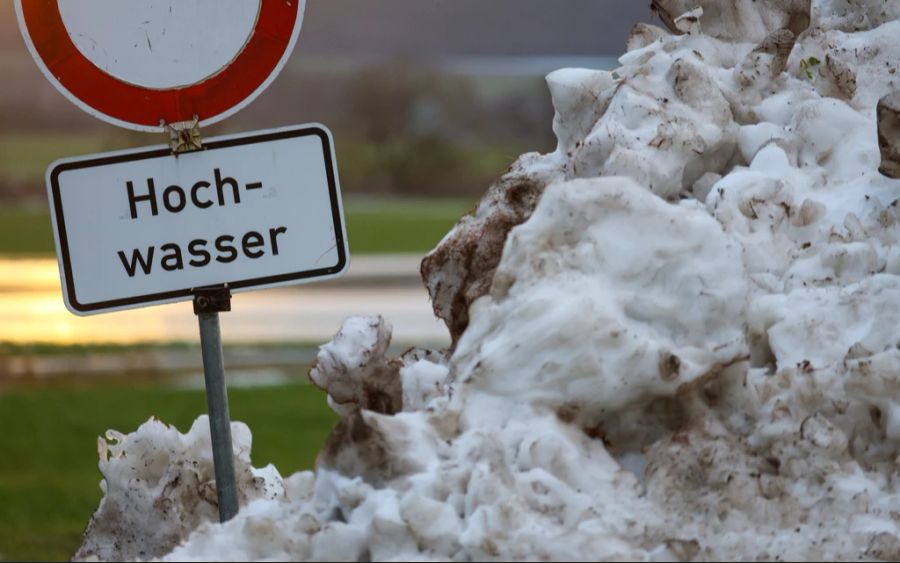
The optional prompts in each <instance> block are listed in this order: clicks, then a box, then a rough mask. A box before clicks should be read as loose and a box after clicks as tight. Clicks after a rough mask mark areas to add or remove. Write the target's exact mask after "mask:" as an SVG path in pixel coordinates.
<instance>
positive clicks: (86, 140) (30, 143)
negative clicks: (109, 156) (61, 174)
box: [0, 132, 115, 182]
mask: <svg viewBox="0 0 900 563" xmlns="http://www.w3.org/2000/svg"><path fill="white" fill-rule="evenodd" d="M114 146H115V142H114V141H113V139H112V138H111V137H107V136H104V135H100V134H96V133H89V134H83V135H82V134H72V133H43V132H28V133H16V134H0V177H2V178H3V180H5V181H12V182H35V181H38V182H41V181H42V179H43V178H44V172H45V171H46V170H47V167H48V166H49V165H50V163H51V162H53V161H54V160H56V159H58V158H61V157H63V156H74V155H80V154H91V153H96V152H103V151H108V150H112V147H114Z"/></svg>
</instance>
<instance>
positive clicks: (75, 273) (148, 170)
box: [15, 0, 349, 521]
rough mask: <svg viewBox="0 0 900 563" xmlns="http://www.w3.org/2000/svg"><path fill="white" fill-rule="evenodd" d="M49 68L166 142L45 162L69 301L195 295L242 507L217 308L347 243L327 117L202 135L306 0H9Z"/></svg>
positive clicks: (82, 307)
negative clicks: (323, 122)
mask: <svg viewBox="0 0 900 563" xmlns="http://www.w3.org/2000/svg"><path fill="white" fill-rule="evenodd" d="M15 4H16V14H17V16H18V20H19V26H20V28H21V30H22V35H23V36H24V39H25V42H26V44H27V45H28V48H29V50H30V51H31V54H32V56H33V57H34V59H35V61H36V62H37V64H38V66H39V67H40V69H41V70H42V71H43V73H44V75H45V76H46V77H47V79H48V80H49V81H50V82H51V83H52V84H53V85H54V86H55V87H56V88H57V89H58V90H59V91H60V92H61V93H62V94H63V95H64V96H66V97H67V98H68V99H69V100H71V101H72V102H73V103H75V104H76V105H77V106H78V107H80V108H81V109H83V110H84V111H86V112H88V113H90V114H91V115H93V116H94V117H96V118H98V119H101V120H103V121H106V122H108V123H111V124H113V125H117V126H120V127H125V128H128V129H133V130H138V131H146V132H156V133H165V134H166V135H167V140H168V144H167V145H160V146H153V147H148V148H144V149H137V150H127V151H120V152H112V153H105V154H98V155H92V156H85V157H77V158H67V159H62V160H59V161H57V162H55V163H53V164H52V165H51V166H50V168H49V170H48V171H47V190H48V196H49V200H50V206H51V212H52V218H53V229H54V236H55V238H56V249H57V257H58V260H59V270H60V279H61V282H62V288H63V299H64V301H65V303H66V306H67V307H68V309H69V310H70V311H72V312H73V313H75V314H77V315H93V314H99V313H108V312H112V311H120V310H124V309H130V308H135V307H144V306H152V305H159V304H163V303H173V302H178V301H193V306H194V312H195V313H196V315H197V317H198V319H199V325H200V341H201V348H202V354H203V366H204V374H205V378H206V391H207V402H208V407H209V416H210V432H211V435H212V443H213V455H214V461H215V467H216V488H217V491H218V496H219V513H220V517H221V520H222V521H226V520H228V519H230V518H232V517H233V516H234V515H235V514H237V511H238V499H237V490H236V485H235V480H234V459H233V448H232V442H231V423H230V420H229V414H228V398H227V392H226V388H225V378H224V366H223V355H222V341H221V333H220V326H219V313H221V312H226V311H230V310H231V293H232V292H239V291H249V290H254V289H261V288H267V287H277V286H284V285H292V284H300V283H310V282H315V281H321V280H326V279H331V278H336V277H339V276H341V275H342V274H343V273H344V272H345V271H346V269H347V267H348V265H349V248H348V246H347V236H346V230H345V224H344V215H343V206H342V203H341V193H340V185H339V181H338V175H337V167H336V164H335V154H334V143H333V140H332V137H331V134H330V133H329V132H328V130H327V129H326V128H325V127H323V126H321V125H303V126H295V127H285V128H280V129H273V130H267V131H258V132H254V133H248V134H242V135H232V136H226V137H218V138H211V139H203V138H202V135H201V129H202V127H204V126H206V125H209V124H212V123H216V122H218V121H221V120H223V119H225V118H226V117H228V116H230V115H233V114H234V113H235V112H237V111H239V110H240V109H242V108H244V107H245V106H247V105H248V104H249V103H250V102H251V101H253V99H255V98H256V97H257V96H259V94H261V93H262V92H263V90H265V89H266V88H267V87H268V86H269V85H270V84H271V83H272V82H273V81H274V80H275V78H276V76H277V75H278V73H279V72H280V71H281V69H282V68H283V67H284V65H285V63H286V62H287V60H288V57H289V56H290V54H291V51H292V50H293V48H294V44H295V43H296V41H297V36H298V34H299V32H300V26H301V23H302V21H303V12H304V8H305V0H142V1H141V2H122V1H121V0H15Z"/></svg>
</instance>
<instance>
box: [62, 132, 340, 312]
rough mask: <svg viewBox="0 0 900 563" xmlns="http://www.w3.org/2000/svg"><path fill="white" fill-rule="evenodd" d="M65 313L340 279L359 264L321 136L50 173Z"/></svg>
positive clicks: (259, 140)
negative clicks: (217, 288)
mask: <svg viewBox="0 0 900 563" xmlns="http://www.w3.org/2000/svg"><path fill="white" fill-rule="evenodd" d="M47 189H48V191H49V197H50V202H51V207H52V215H53V228H54V233H55V236H56V248H57V254H58V258H59V267H60V277H61V278H62V285H63V296H64V299H65V301H66V306H67V307H68V308H69V310H70V311H72V312H73V313H75V314H78V315H89V314H96V313H104V312H109V311H115V310H122V309H130V308H135V307H141V306H146V305H151V304H161V303H171V302H175V301H185V300H189V299H191V298H192V290H193V289H195V288H200V287H207V286H214V285H221V284H228V286H229V287H230V288H231V289H232V291H242V290H249V289H258V288H264V287H276V286H282V285H291V284H298V283H304V282H312V281H318V280H323V279H330V278H335V277H338V276H340V275H341V274H343V273H344V271H345V270H346V269H347V266H348V265H349V251H348V247H347V235H346V230H345V226H344V216H343V207H342V204H341V194H340V186H339V184H338V176H337V170H336V167H335V156H334V148H333V143H332V138H331V134H330V133H329V132H328V130H327V129H325V128H324V127H322V126H319V125H307V126H300V127H292V128H284V129H275V130H270V131H260V132H256V133H252V134H248V135H235V136H228V137H219V138H215V139H209V140H208V141H207V142H205V143H204V149H203V150H202V151H198V152H192V153H185V154H180V155H177V156H174V155H173V154H172V152H171V150H170V149H169V148H168V147H161V146H160V147H151V148H146V149H138V150H132V151H122V152H116V153H108V154H102V155H95V156H90V157H83V158H73V159H65V160H61V161H58V162H55V163H54V164H53V165H52V166H51V167H50V169H49V170H48V172H47Z"/></svg>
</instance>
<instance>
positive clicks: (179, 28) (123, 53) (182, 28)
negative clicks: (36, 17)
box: [59, 0, 261, 89]
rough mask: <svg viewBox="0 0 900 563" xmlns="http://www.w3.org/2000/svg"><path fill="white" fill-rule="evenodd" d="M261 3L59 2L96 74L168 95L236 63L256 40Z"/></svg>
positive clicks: (72, 34) (168, 0)
mask: <svg viewBox="0 0 900 563" xmlns="http://www.w3.org/2000/svg"><path fill="white" fill-rule="evenodd" d="M260 3H261V0H180V1H178V2H172V1H171V0H59V11H60V15H61V16H62V20H63V23H64V24H65V26H66V30H67V31H68V33H69V36H70V37H71V39H72V42H73V43H74V44H75V47H76V48H77V49H78V50H79V51H80V52H81V53H82V54H83V55H84V56H85V57H86V58H87V59H88V60H89V61H91V63H93V64H94V65H95V66H96V67H97V68H99V69H101V70H102V71H104V72H106V73H107V74H109V75H111V76H114V77H115V78H118V79H119V80H122V81H124V82H127V83H129V84H133V85H136V86H142V87H145V88H154V89H167V88H176V87H182V86H186V85H190V84H196V83H198V82H201V81H203V80H205V79H207V78H209V77H211V76H214V75H215V74H217V73H218V72H219V71H221V70H222V69H223V68H225V67H226V66H227V65H228V64H229V63H230V62H231V61H232V60H234V58H235V57H237V56H238V54H240V52H241V51H242V50H243V48H244V46H245V45H246V44H247V42H248V40H249V39H250V36H251V34H252V33H253V29H254V27H255V26H256V21H257V18H258V17H259V12H260ZM98 13H102V14H104V17H103V18H97V17H96V15H97V14H98ZM111 21H113V22H116V25H110V24H109V22H111Z"/></svg>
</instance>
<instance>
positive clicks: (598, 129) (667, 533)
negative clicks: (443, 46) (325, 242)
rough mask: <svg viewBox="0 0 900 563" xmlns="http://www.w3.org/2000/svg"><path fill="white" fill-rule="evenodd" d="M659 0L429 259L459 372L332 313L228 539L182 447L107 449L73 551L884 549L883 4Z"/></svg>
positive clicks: (887, 534)
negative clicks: (308, 457)
mask: <svg viewBox="0 0 900 563" xmlns="http://www.w3.org/2000/svg"><path fill="white" fill-rule="evenodd" d="M654 5H655V7H656V8H657V10H659V11H660V15H661V17H662V19H663V21H665V22H667V24H668V26H669V27H670V31H666V30H663V29H660V28H655V27H652V26H647V25H641V26H638V27H637V28H636V29H635V32H634V34H633V35H632V38H631V39H630V40H629V52H628V53H627V54H626V55H624V56H623V57H622V59H621V64H622V66H621V67H620V68H619V69H617V70H616V71H615V72H601V71H591V70H584V69H573V70H564V71H559V72H557V73H554V74H552V75H551V76H550V77H548V83H549V86H550V90H551V93H552V96H553V102H554V105H555V107H556V110H557V116H556V119H555V121H554V131H555V132H556V134H557V136H558V138H559V148H558V150H557V151H556V152H555V153H553V154H549V155H537V154H529V155H525V156H523V157H522V158H521V159H520V161H519V162H518V163H516V165H514V166H513V167H512V168H511V170H510V172H509V173H508V174H507V175H506V176H505V177H504V178H503V179H501V180H500V181H499V182H498V183H497V184H496V185H495V186H493V187H492V188H491V189H490V190H489V192H488V194H487V195H486V196H485V198H484V200H483V201H482V203H481V205H480V206H479V208H478V209H477V211H476V212H475V213H474V214H473V215H472V216H471V217H467V218H464V219H463V220H462V221H461V222H460V223H459V224H458V225H457V227H456V228H455V229H454V230H453V231H452V232H451V233H449V234H448V236H447V237H446V238H445V239H444V240H443V241H442V242H441V244H440V245H439V247H438V248H437V249H435V251H434V252H433V253H432V254H431V255H429V256H428V257H427V258H426V260H425V261H424V262H423V267H422V272H423V277H424V278H425V282H426V286H427V287H428V289H429V291H430V292H431V294H432V298H433V302H434V307H435V312H436V314H437V315H438V316H440V317H441V318H442V319H444V320H445V322H446V323H447V325H448V327H449V328H450V330H451V333H452V334H453V337H454V345H453V349H452V350H450V351H448V352H446V353H441V352H429V351H424V350H411V351H410V352H408V353H407V354H405V355H404V356H402V357H401V358H389V357H387V356H386V351H387V350H388V347H389V344H390V338H391V327H390V325H389V324H388V323H387V322H386V321H385V320H384V319H381V318H365V319H363V318H360V319H351V320H349V321H348V322H347V323H346V324H345V326H344V328H343V330H342V331H341V333H340V334H339V335H337V337H336V338H335V340H334V341H333V342H332V343H331V344H329V345H326V346H324V347H323V348H322V350H321V352H320V355H319V362H318V365H317V367H316V368H315V369H314V370H313V372H312V373H311V377H312V380H313V381H314V383H315V384H317V385H318V386H320V387H322V388H323V389H325V390H326V391H327V392H328V394H329V401H330V404H331V405H332V407H333V408H334V409H335V411H336V412H337V413H338V414H339V415H340V416H341V422H340V424H339V425H338V426H337V427H336V428H335V430H334V431H333V433H332V435H331V437H330V438H329V440H328V443H327V444H326V445H325V447H324V449H323V450H322V453H321V454H320V457H319V462H318V469H317V471H316V473H301V474H297V475H294V476H293V477H290V478H287V479H285V480H284V481H283V483H282V481H280V479H279V478H278V476H277V474H275V473H274V472H273V471H272V470H269V472H268V473H267V475H266V476H264V477H257V479H259V478H261V479H262V480H261V481H253V479H252V478H249V477H252V476H254V475H255V474H254V473H253V470H252V469H251V468H250V467H249V458H248V457H247V453H246V452H247V451H248V450H249V435H248V434H246V433H242V432H238V431H237V430H236V431H235V436H236V448H237V449H238V450H239V451H240V452H242V454H241V455H242V457H241V458H240V460H239V464H238V466H239V472H240V473H241V474H242V475H244V476H245V477H242V478H241V484H240V488H241V491H242V494H243V498H244V505H243V506H244V508H243V510H242V511H241V513H240V514H239V515H238V517H237V518H236V519H234V520H233V521H231V522H229V523H227V524H225V525H218V524H214V523H212V520H213V514H212V511H213V510H212V507H211V506H210V504H209V502H210V501H209V500H203V499H214V496H213V495H209V494H208V493H207V494H206V495H205V496H204V494H203V490H208V488H209V486H210V485H209V479H210V478H211V475H212V471H211V468H210V466H209V456H208V454H207V453H206V452H207V449H208V444H207V442H205V441H204V440H207V439H208V438H206V437H205V436H202V435H201V431H200V430H198V429H197V428H198V427H195V429H194V430H192V432H191V433H190V434H189V435H188V436H180V435H178V434H177V433H175V432H174V431H171V430H168V429H165V428H164V427H161V426H159V425H155V426H152V427H144V428H142V429H141V430H139V432H138V433H137V434H135V435H130V436H127V437H120V438H119V439H120V440H121V441H122V442H123V444H124V446H123V447H124V448H125V449H124V450H122V449H120V450H115V452H116V455H114V456H113V458H112V460H110V461H108V462H105V463H107V465H105V466H103V467H102V469H103V471H104V476H105V477H106V479H107V485H106V486H107V490H108V494H107V496H106V497H105V499H104V501H103V504H102V505H101V508H100V510H99V511H98V513H97V515H95V518H94V521H93V523H92V525H91V528H90V529H89V530H88V534H87V538H86V544H85V548H83V550H82V552H80V553H79V557H83V556H92V555H96V556H98V557H100V558H101V559H113V558H133V557H141V558H143V557H162V556H165V557H166V558H168V559H170V560H191V559H196V560H207V559H315V560H320V559H332V560H333V559H340V560H365V559H372V560H387V559H396V560H410V559H420V560H422V559H433V560H446V559H453V560H484V559H559V560H585V559H590V560H598V559H635V560H713V559H715V560H718V559H764V560H765V559H816V560H818V559H825V560H830V559H851V558H854V559H857V558H866V559H883V560H892V559H897V558H900V539H898V538H900V520H898V517H897V515H898V514H900V474H898V473H897V469H896V467H897V462H898V461H900V460H898V456H900V402H898V399H897V397H898V396H900V334H898V331H897V327H898V326H900V306H898V305H900V203H898V201H900V181H897V180H893V179H890V178H888V177H886V176H884V175H882V174H880V173H879V167H880V166H881V167H882V169H885V166H886V165H885V164H884V163H883V162H882V154H881V151H880V149H879V135H878V130H879V128H878V125H877V123H876V105H877V104H878V101H879V100H881V99H883V98H885V96H887V95H889V94H890V93H891V92H894V91H896V90H900V75H898V74H897V67H898V65H900V19H898V18H900V2H898V1H897V0H893V1H883V0H813V1H812V2H810V1H809V0H806V1H803V0H759V1H755V2H754V1H750V0H747V1H738V0H734V1H729V2H725V1H713V0H708V1H706V0H696V1H690V2H689V1H684V2H680V1H676V0H671V1H669V0H656V1H655V2H654ZM892 103H893V102H890V103H887V104H886V105H885V104H882V106H883V107H887V108H888V110H890V108H893V107H895V106H894V105H891V104H892ZM891 115H895V114H891ZM891 119H893V117H891ZM891 123H893V122H891ZM891 127H895V125H890V124H889V126H888V127H882V145H884V144H885V143H884V138H885V134H884V132H885V131H887V130H890V128H891ZM891 142H892V141H891V140H888V144H890V143H891ZM890 149H891V147H890V146H889V147H888V150H887V152H885V154H886V155H889V152H890ZM887 160H888V159H885V162H887ZM202 424H205V422H203V421H201V422H198V425H202ZM237 428H238V427H237V426H236V429H237ZM298 431H302V429H299V430H298ZM198 439H199V442H198V441H196V440H198ZM121 452H125V453H126V455H125V456H124V457H122V456H121ZM197 452H201V453H202V455H201V453H197ZM106 457H107V456H106V455H103V456H102V458H103V459H104V460H105V459H106ZM198 458H200V460H199V463H200V465H201V468H202V470H196V469H192V467H193V463H187V462H188V461H191V462H192V461H194V460H198ZM138 460H143V461H138ZM143 463H147V464H148V465H147V467H149V468H150V469H143ZM110 464H114V465H110ZM101 465H103V464H101ZM148 471H149V475H150V477H146V476H144V473H145V472H148ZM176 477H179V478H177V479H176ZM138 478H140V479H141V480H140V481H137V479H138ZM266 485H268V489H267V490H266V492H265V493H260V486H262V487H263V488H266ZM204 487H205V488H206V489H204ZM188 534H190V537H189V538H188V539H187V540H186V541H184V542H183V543H181V544H180V545H178V544H179V542H182V540H183V539H184V538H185V537H187V536H188ZM128 538H131V539H132V541H140V542H141V548H140V551H134V550H133V549H131V548H129V547H127V546H125V544H124V543H123V541H125V540H127V539H128ZM135 538H137V540H135ZM91 546H94V547H91ZM98 546H99V547H98ZM128 549H131V550H130V551H129V550H128ZM173 549H174V551H173Z"/></svg>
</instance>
